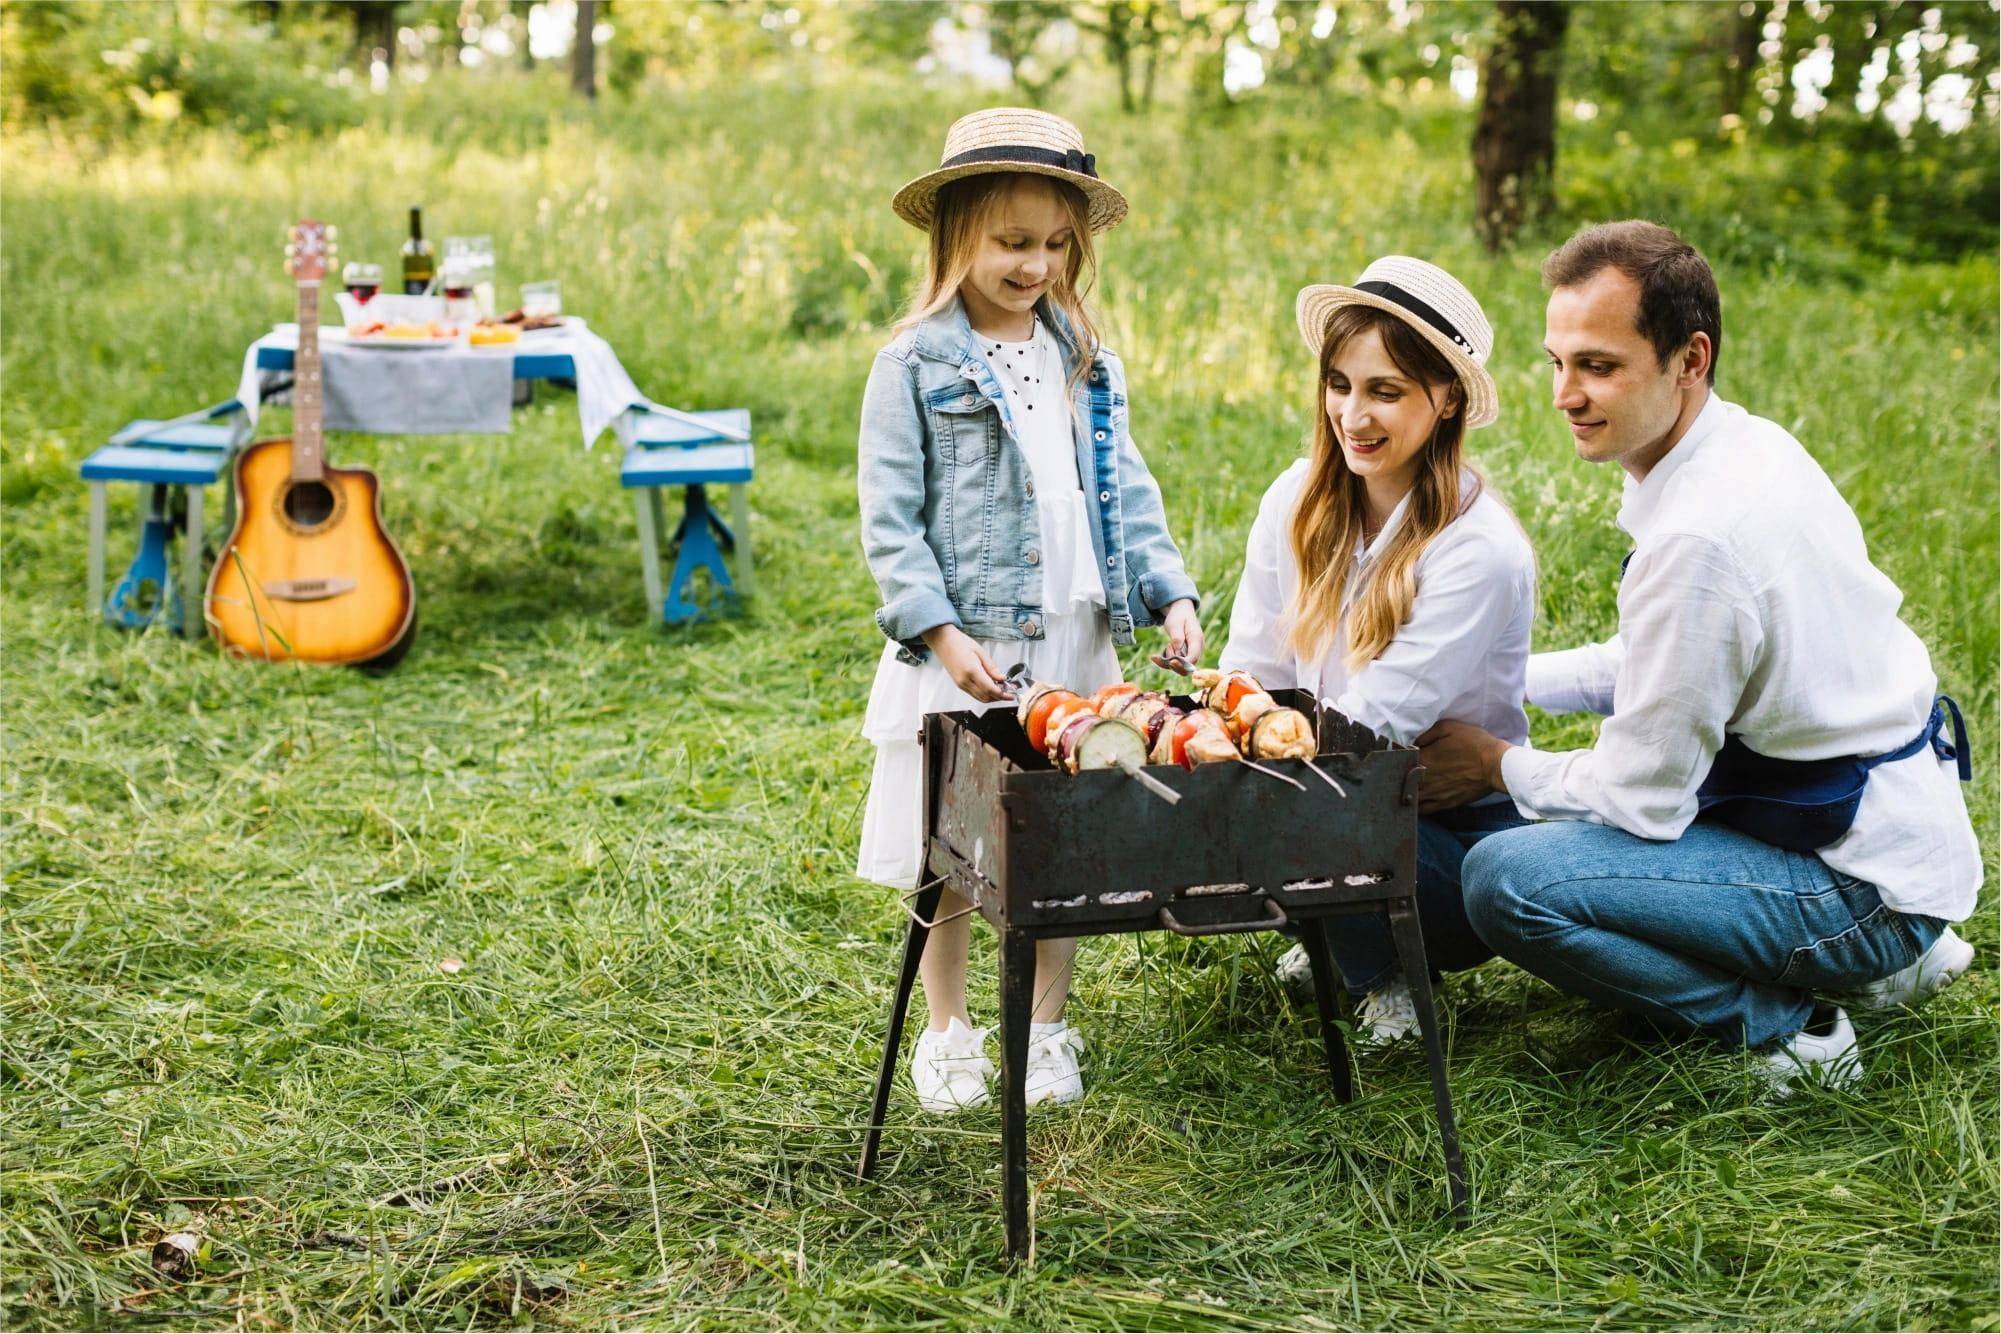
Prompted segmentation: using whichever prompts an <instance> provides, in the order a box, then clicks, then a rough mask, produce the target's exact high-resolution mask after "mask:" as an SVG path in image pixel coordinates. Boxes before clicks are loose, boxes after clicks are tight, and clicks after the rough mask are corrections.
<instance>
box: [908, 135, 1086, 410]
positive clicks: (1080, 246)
mask: <svg viewBox="0 0 2001 1334" xmlns="http://www.w3.org/2000/svg"><path fill="white" fill-rule="evenodd" d="M1026 181H1040V182H1042V183H1043V184H1045V185H1048V186H1050V187H1052V188H1054V190H1055V192H1056V198H1057V199H1058V200H1059V201H1060V202H1061V203H1062V205H1063V211H1064V213H1065V214H1067V215H1068V216H1069V219H1070V248H1069V253H1068V255H1067V256H1066V257H1065V259H1064V263H1063V272H1062V273H1060V274H1058V275H1057V276H1056V281H1055V282H1053V283H1051V284H1050V287H1049V291H1048V292H1046V293H1044V294H1043V296H1042V297H1041V299H1040V300H1038V301H1037V302H1036V303H1035V304H1036V305H1037V306H1038V307H1041V306H1048V307H1052V308H1053V309H1055V310H1056V311H1059V312H1061V313H1062V315H1063V322H1061V323H1059V322H1057V321H1054V320H1050V321H1046V322H1047V323H1048V324H1049V325H1050V331H1051V332H1052V333H1055V334H1057V336H1058V337H1059V338H1061V337H1062V336H1063V334H1062V330H1063V328H1064V327H1065V325H1066V324H1067V326H1068V329H1069V337H1070V341H1071V343H1072V348H1073V351H1074V352H1075V354H1076V355H1075V356H1074V357H1073V358H1072V360H1071V363H1070V372H1069V381H1070V386H1071V387H1072V388H1075V386H1076V383H1077V381H1079V380H1080V379H1082V378H1083V375H1084V372H1085V370H1086V369H1087V368H1089V366H1090V364H1091V362H1092V361H1093V359H1095V358H1096V357H1097V355H1098V326H1097V322H1096V321H1095V320H1094V319H1093V318H1092V317H1091V311H1090V308H1089V307H1088V306H1087V305H1086V304H1085V302H1084V297H1085V294H1086V293H1087V292H1089V291H1090V289H1091V282H1092V279H1094V278H1095V277H1096V276H1097V271H1098V257H1097V252H1096V250H1095V249H1094V248H1093V246H1092V244H1091V208H1090V204H1089V201H1087V200H1086V199H1085V198H1084V192H1083V191H1082V190H1079V189H1078V188H1077V187H1076V186H1074V185H1072V184H1070V183H1069V182H1068V181H1063V180H1057V179H1056V178H1054V177H1051V176H1041V175H1037V174H1036V173H1034V172H1023V171H999V172H988V173H983V174H981V175H978V176H962V177H960V178H959V179H958V180H956V181H948V182H947V183H946V184H945V185H944V186H943V187H941V188H940V189H939V191H938V202H937V206H936V208H935V210H934V211H933V213H932V217H931V245H930V248H929V250H928V252H927V260H926V263H925V266H924V281H923V282H922V283H921V284H920V285H919V286H918V289H917V296H916V299H915V300H913V301H912V302H911V303H910V313H909V314H907V315H905V316H904V317H903V318H902V319H901V320H899V321H897V325H896V329H897V332H899V333H900V332H902V331H903V330H905V329H908V328H910V327H911V326H913V325H917V324H921V323H923V322H924V321H925V320H928V319H930V318H931V317H932V316H933V315H936V314H937V313H938V312H939V311H941V310H943V309H944V308H945V307H947V306H949V305H951V304H952V302H953V301H955V300H957V299H958V296H959V287H960V285H961V284H963V283H964V282H965V281H966V275H967V274H968V273H969V272H971V271H972V267H973V258H974V256H976V255H977V254H978V253H979V249H980V243H981V241H982V240H983V239H984V238H985V236H986V232H987V227H988V226H989V225H990V224H991V223H992V221H993V216H994V214H995V213H996V212H998V211H999V209H1000V207H1001V204H1002V203H1003V202H1004V201H1005V200H1006V199H1007V196H1008V192H1009V191H1011V190H1013V189H1014V188H1016V187H1017V186H1018V185H1020V184H1022V183H1023V182H1026Z"/></svg>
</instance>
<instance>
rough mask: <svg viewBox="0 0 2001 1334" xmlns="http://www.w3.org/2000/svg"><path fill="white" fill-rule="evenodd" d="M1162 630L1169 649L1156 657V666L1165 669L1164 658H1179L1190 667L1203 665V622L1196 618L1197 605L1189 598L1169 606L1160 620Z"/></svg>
mask: <svg viewBox="0 0 2001 1334" xmlns="http://www.w3.org/2000/svg"><path fill="white" fill-rule="evenodd" d="M1160 628H1161V629H1162V630H1163V631H1165V632H1166V634H1167V649H1166V652H1164V653H1159V654H1155V655H1154V659H1153V661H1154V665H1155V666H1158V667H1165V666H1166V665H1167V664H1166V663H1165V662H1162V661H1161V659H1162V658H1179V659H1181V660H1182V661H1183V662H1185V663H1187V664H1188V665H1189V666H1190V667H1198V666H1200V665H1201V663H1202V622H1201V621H1200V620H1198V619H1197V618H1196V615H1195V604H1194V603H1193V602H1190V601H1189V600H1188V599H1187V598H1181V599H1178V600H1177V601H1174V602H1170V603H1168V604H1167V611H1166V612H1165V613H1164V614H1163V615H1162V616H1161V618H1160Z"/></svg>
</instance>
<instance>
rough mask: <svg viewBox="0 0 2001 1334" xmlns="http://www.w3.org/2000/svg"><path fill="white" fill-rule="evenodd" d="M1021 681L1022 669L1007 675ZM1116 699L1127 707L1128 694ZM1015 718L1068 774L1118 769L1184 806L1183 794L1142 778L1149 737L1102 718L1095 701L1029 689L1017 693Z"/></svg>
mask: <svg viewBox="0 0 2001 1334" xmlns="http://www.w3.org/2000/svg"><path fill="white" fill-rule="evenodd" d="M1021 675H1022V668H1020V667H1016V668H1015V669H1014V670H1013V671H1011V672H1009V673H1008V677H1009V680H1010V682H1013V681H1014V680H1015V679H1016V678H1018V677H1020V676H1021ZM1107 689H1108V690H1109V689H1112V688H1111V687H1108V688H1107ZM1117 693H1118V694H1119V696H1120V702H1121V703H1123V702H1124V695H1125V694H1126V693H1128V692H1117ZM1129 693H1130V694H1134V695H1137V694H1138V693H1139V687H1138V686H1134V687H1132V689H1131V691H1130V692H1129ZM1100 694H1101V695H1103V694H1104V692H1100ZM1016 717H1017V718H1018V719H1019V720H1020V722H1021V725H1022V730H1023V731H1024V732H1025V733H1027V735H1028V742H1029V744H1030V745H1031V746H1034V747H1035V748H1036V749H1037V750H1039V751H1041V752H1042V753H1043V754H1045V755H1047V756H1048V757H1049V758H1050V760H1051V761H1052V762H1054V763H1055V764H1056V766H1057V767H1058V768H1060V769H1062V770H1063V771H1064V772H1066V773H1073V774H1074V773H1083V772H1085V771H1086V770H1091V769H1119V770H1123V771H1124V772H1125V774H1126V776H1127V777H1129V778H1132V779H1133V780H1135V781H1136V782H1138V783H1139V784H1140V785H1141V786H1142V787H1144V788H1146V790H1147V791H1149V792H1151V793H1153V794H1154V795H1155V796H1157V797H1159V798H1160V799H1161V800H1163V801H1165V802H1167V803H1169V804H1170V805H1172V804H1174V803H1176V802H1179V801H1180V800H1181V794H1180V793H1179V792H1176V791H1175V790H1174V789H1173V788H1171V787H1169V786H1168V785H1167V784H1165V783H1163V782H1161V781H1160V780H1159V779H1158V778H1155V777H1153V776H1152V775H1151V774H1147V773H1143V772H1141V766H1142V765H1144V764H1145V763H1146V762H1147V742H1146V736H1145V734H1144V733H1142V732H1141V731H1140V730H1139V729H1138V728H1137V727H1135V726H1133V725H1132V724H1131V723H1129V722H1126V721H1124V720H1122V719H1119V718H1115V717H1107V716H1105V715H1103V714H1101V713H1100V712H1099V711H1098V710H1097V709H1095V708H1093V707H1092V700H1088V699H1085V698H1084V697H1083V696H1082V695H1079V694H1078V693H1077V692H1076V691H1074V690H1066V689H1064V688H1063V687H1062V686H1056V685H1048V684H1034V683H1027V684H1025V688H1021V689H1020V690H1019V703H1018V704H1017V705H1016Z"/></svg>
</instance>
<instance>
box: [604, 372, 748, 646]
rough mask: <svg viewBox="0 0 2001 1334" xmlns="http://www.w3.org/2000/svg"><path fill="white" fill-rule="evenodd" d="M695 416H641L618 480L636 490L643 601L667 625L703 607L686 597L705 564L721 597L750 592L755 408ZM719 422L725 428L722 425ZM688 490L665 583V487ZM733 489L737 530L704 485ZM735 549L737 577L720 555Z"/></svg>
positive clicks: (732, 506)
mask: <svg viewBox="0 0 2001 1334" xmlns="http://www.w3.org/2000/svg"><path fill="white" fill-rule="evenodd" d="M688 415H689V416H691V417H695V418H698V419H699V424H698V423H697V422H687V421H682V420H680V419H679V418H675V417H664V416H659V415H657V414H652V413H647V414H643V415H641V416H640V417H639V419H638V421H637V425H636V429H635V432H634V440H633V445H632V448H630V449H628V450H627V451H626V453H625V464H624V466H623V467H622V468H621V469H620V471H619V481H620V483H621V484H623V485H624V487H625V488H626V489H627V490H629V491H631V492H633V505H634V509H635V510H636V512H637V514H638V518H639V566H640V573H641V575H642V576H643V577H644V579H645V583H646V605H647V608H648V611H649V613H650V614H651V613H657V614H658V615H659V616H660V617H661V618H662V619H663V620H665V621H666V622H667V624H669V625H679V624H682V623H683V622H686V621H692V620H695V619H696V618H698V617H700V616H702V615H703V614H704V613H705V608H704V607H703V606H702V605H701V604H700V603H697V602H695V601H694V600H692V599H691V598H690V597H689V596H688V593H689V589H688V581H689V577H690V576H691V575H693V574H694V572H695V571H696V570H698V569H706V570H707V571H708V572H709V577H710V578H711V579H712V580H713V581H714V583H715V587H716V591H717V594H718V597H719V599H722V600H727V599H732V598H735V597H737V596H739V595H741V596H743V597H749V596H750V595H751V591H752V577H753V576H752V571H751V555H750V500H749V497H748V496H747V495H746V494H745V488H746V487H748V485H749V484H750V479H751V475H752V473H753V471H754V470H755V455H754V451H753V449H752V447H751V444H750V441H749V440H748V438H746V439H744V440H742V441H738V440H735V439H732V438H731V437H732V436H737V435H741V436H745V437H748V436H749V434H750V413H749V412H748V411H746V410H745V409H743V408H724V409H721V410H720V411H715V412H696V413H690V414H688ZM718 428H720V429H718ZM671 486H678V487H681V488H682V489H683V502H682V511H681V522H680V524H679V526H678V527H677V528H676V529H675V531H674V536H673V539H672V541H673V542H674V543H675V544H676V546H677V547H678V550H677V551H676V553H675V557H674V573H673V576H672V577H671V578H670V579H669V580H668V582H667V586H666V588H665V589H664V590H663V589H662V587H661V584H660V539H661V534H662V532H663V531H664V530H665V528H666V515H665V506H664V504H663V502H662V499H661V492H662V490H663V489H665V488H667V487H671ZM711 486H727V487H729V489H730V520H731V523H733V524H734V525H735V528H734V530H732V529H731V527H730V525H729V524H725V523H724V522H723V521H722V519H721V518H720V517H718V516H717V514H716V512H715V510H713V509H711V508H710V507H709V499H708V491H707V488H708V487H711ZM725 552H734V554H735V556H736V578H735V580H734V581H732V580H731V578H730V571H729V568H728V567H727V566H726V565H725V564H724V563H723V554H724V553H725Z"/></svg>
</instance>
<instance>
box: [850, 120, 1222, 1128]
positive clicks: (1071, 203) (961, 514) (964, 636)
mask: <svg viewBox="0 0 2001 1334" xmlns="http://www.w3.org/2000/svg"><path fill="white" fill-rule="evenodd" d="M894 207H895V209H896V212H897V216H899V217H901V218H902V219H903V220H904V221H906V222H909V223H911V224H912V225H914V226H917V227H921V228H924V229H926V230H928V231H929V232H930V233H931V244H930V257H929V264H928V266H927V268H926V271H925V277H924V284H923V287H922V289H921V291H920V293H919V295H918V297H917V300H916V303H915V305H914V306H913V307H912V309H911V312H910V314H909V316H908V317H906V318H905V319H904V321H903V322H902V324H901V325H899V326H898V331H897V337H896V339H895V341H894V342H892V343H890V345H889V346H888V347H886V348H884V349H883V350H882V351H881V352H880V353H878V354H877V355H876V359H875V367H874V369H873V370H872V371H871V372H870V374H869V381H868V391H867V394H866V396H865V398H864V400H863V403H862V424H861V457H860V472H859V479H858V480H859V488H860V493H861V519H862V547H863V549H864V551H865V552H866V554H867V556H868V563H869V572H870V573H871V574H873V575H874V576H875V581H876V584H877V586H878V588H879V589H880V590H881V593H882V606H881V608H880V609H879V610H877V612H876V616H875V619H876V624H877V626H879V627H880V628H881V630H882V632H883V634H885V635H886V636H888V638H889V643H888V644H886V645H884V647H883V654H882V662H881V664H880V666H878V667H877V669H876V677H875V686H874V688H873V689H872V690H871V691H870V693H869V703H868V712H867V714H866V716H865V717H864V719H863V724H862V732H863V735H865V736H866V737H868V738H869V740H871V741H873V742H875V744H876V759H875V774H874V778H873V780H872V781H871V784H870V787H869V799H868V811H867V814H866V815H865V816H864V817H863V821H862V835H861V853H860V857H859V864H858V866H857V868H856V873H857V874H858V875H860V876H862V877H863V878H864V879H868V880H874V881H878V882H880V883H883V884H886V885H892V886H895V887H897V888H900V889H910V888H913V887H914V886H916V884H917V877H918V874H919V870H920V868H921V867H922V866H923V849H922V842H923V836H924V830H923V813H922V811H921V810H920V809H919V806H920V802H921V793H922V790H923V774H922V759H921V755H920V751H919V747H918V742H917V736H918V730H919V728H920V727H921V725H922V720H923V716H924V715H925V714H926V713H935V712H940V711H946V710H954V709H982V708H985V707H986V706H988V705H991V704H994V703H996V702H999V701H1003V700H1006V699H1008V698H1009V695H1008V693H1007V690H1006V687H1005V686H1004V684H1003V678H1004V675H1005V673H1006V670H1007V668H1009V667H1011V666H1012V665H1013V664H1014V663H1016V662H1023V663H1026V664H1027V666H1028V671H1029V673H1030V675H1032V676H1033V677H1035V678H1037V679H1040V680H1046V681H1060V682H1063V683H1064V684H1066V685H1070V686H1073V687H1076V688H1078V689H1082V690H1092V689H1095V688H1096V687H1098V686H1101V685H1105V684H1107V683H1109V682H1112V681H1116V680H1118V679H1119V674H1120V673H1119V661H1118V657H1117V655H1116V654H1115V653H1114V651H1113V646H1114V645H1115V644H1129V643H1131V642H1132V639H1133V628H1134V627H1135V626H1143V625H1154V624H1160V625H1163V626H1164V627H1165V628H1166V631H1167V633H1168V635H1169V637H1170V639H1171V640H1172V641H1173V649H1174V651H1175V652H1177V653H1180V654H1182V655H1183V656H1186V657H1188V658H1190V659H1195V658H1199V657H1200V655H1201V651H1202V631H1201V628H1200V626H1199V625H1198V623H1197V621H1196V618H1195V585H1194V584H1193V583H1192V582H1191V581H1190V580H1189V578H1188V573H1187V571H1186V570H1185V569H1184V568H1183V566H1182V563H1181V553H1180V552H1179V551H1178V550H1177V549H1176V548H1175V545H1174V542H1173V540H1172V539H1171V538H1170V537H1169V536H1168V533H1167V524H1166V519H1165V515H1164V513H1163V511H1162V507H1161V500H1160V490H1159V488H1158V487H1157V486H1155V484H1154V481H1153V477H1152V475H1151V474H1150V473H1148V471H1147V468H1146V464H1145V463H1143V462H1142V461H1141V460H1140V456H1139V452H1138V451H1137V450H1136V449H1135V448H1134V447H1133V443H1132V440H1131V439H1130V438H1129V437H1128V435H1127V433H1126V422H1127V410H1126V385H1125V370H1124V367H1123V366H1121V365H1120V363H1119V359H1118V358H1117V357H1116V356H1114V355H1113V354H1112V353H1111V352H1110V351H1109V350H1107V349H1106V348H1104V347H1103V346H1101V345H1100V344H1099V342H1098V334H1097V329H1096V326H1095V324H1094V323H1093V321H1092V318H1091V315H1090V313H1089V311H1088V310H1087V309H1086V307H1085V305H1084V293H1085V291H1086V290H1087V289H1088V287H1089V283H1090V278H1091V275H1092V272H1093V266H1094V260H1093V255H1092V246H1091V238H1092V236H1093V235H1094V234H1095V233H1097V232H1101V231H1103V230H1105V229H1106V228H1108V227H1111V226H1113V225H1114V224H1116V223H1117V222H1118V221H1119V220H1120V219H1121V218H1123V217H1124V216H1125V212H1126V201H1125V197H1124V196H1122V195H1121V194H1120V193H1119V192H1118V191H1117V190H1114V189H1113V188H1112V187H1111V186H1109V185H1107V184H1106V183H1105V182H1103V181H1101V180H1099V179H1098V176H1097V168H1096V162H1095V159H1094V158H1093V157H1092V156H1091V155H1090V154H1088V153H1086V152H1084V142H1083V137H1082V136H1081V135H1080V134H1079V133H1078V132H1077V129H1076V127H1075V126H1073V125H1071V124H1070V123H1069V122H1068V121H1066V120H1063V119H1061V118H1060V117H1057V116H1052V115H1049V114H1047V113H1045V112H1040V111H1027V110H1019V109H1015V108H999V109H995V110H989V111H979V112H975V113H973V114H972V115H970V116H966V117H964V118H963V119H961V120H959V121H958V122H957V123H956V124H954V125H953V126H952V128H951V130H950V131H949V132H948V133H947V134H946V136H945V152H944V156H943V159H942V161H941V163H940V165H939V168H938V170H936V171H934V172H931V173H930V174H928V175H925V176H921V177H919V178H918V179H917V180H914V181H912V182H911V183H910V184H908V185H906V186H904V187H903V189H902V190H900V191H898V192H897V195H896V199H895V202H894ZM965 906H966V905H965V903H964V901H963V900H961V899H959V898H958V897H957V896H956V895H954V894H952V893H949V892H948V893H947V894H946V895H945V897H944V900H943V903H942V905H941V907H940V908H939V910H938V913H937V917H938V918H939V919H941V920H942V919H950V918H953V917H954V914H955V913H957V912H958V911H959V910H960V909H961V908H964V907H965ZM969 937H970V929H969V922H968V919H967V918H966V917H963V916H961V917H957V918H956V920H951V921H946V922H944V924H942V925H940V926H938V927H935V928H933V930H932V931H931V933H930V937H929V940H928V941H927V943H926V945H925V950H924V958H923V962H922V965H921V969H920V975H921V976H922V978H923V981H924V997H925V1001H926V1003H927V1005H928V1006H929V1008H930V1012H931V1022H930V1027H929V1030H928V1031H927V1032H925V1033H924V1034H923V1036H922V1037H920V1038H919V1039H918V1042H917V1050H916V1053H915V1055H914V1056H913V1058H912V1060H911V1067H910V1073H911V1080H912V1082H913V1083H914V1084H915V1085H916V1087H917V1099H918V1103H919V1105H920V1106H922V1107H923V1108H924V1109H925V1110H927V1111H933V1112H950V1111H957V1110H959V1109H961V1108H965V1107H975V1106H978V1105H979V1104H981V1103H983V1102H985V1101H986V1100H987V1083H986V1081H987V1077H988V1076H989V1075H991V1074H992V1073H993V1066H992V1064H991V1063H990V1062H989V1061H988V1060H987V1059H986V1057H985V1056H984V1055H983V1053H982V1041H983V1039H984V1038H985V1036H986V1035H985V1033H984V1032H983V1031H981V1030H978V1029H975V1028H973V1027H972V1025H971V1023H970V1020H969V1018H968V1015H967V1011H966V953H967V948H968V943H969ZM1075 949H1076V943H1075V941H1073V940H1047V941H1043V942H1041V943H1040V944H1039V945H1038V946H1037V950H1036V987H1035V1008H1034V1021H1035V1022H1034V1025H1033V1027H1032V1028H1031V1031H1030V1037H1029V1056H1028V1065H1027V1071H1026V1085H1027V1093H1028V1101H1029V1103H1030V1104H1031V1105H1033V1104H1035V1103H1038V1102H1043V1101H1051V1100H1053V1101H1056V1102H1070V1101H1073V1100H1074V1099H1076V1098H1078V1097H1081V1096H1082V1095H1083V1091H1084V1086H1083V1083H1082V1080H1081V1078H1080V1076H1079V1074H1078V1070H1077V1053H1078V1051H1079V1050H1080V1049H1081V1047H1082V1043H1081V1042H1080V1041H1079V1039H1078V1037H1077V1035H1076V1034H1075V1032H1073V1031H1072V1030H1070V1029H1069V1028H1068V1027H1066V1026H1065V1024H1064V1021H1063V1005H1064V1001H1065V1000H1066V998H1067V997H1068V995H1069V990H1070V961H1071V957H1072V955H1073V954H1074V953H1075Z"/></svg>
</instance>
